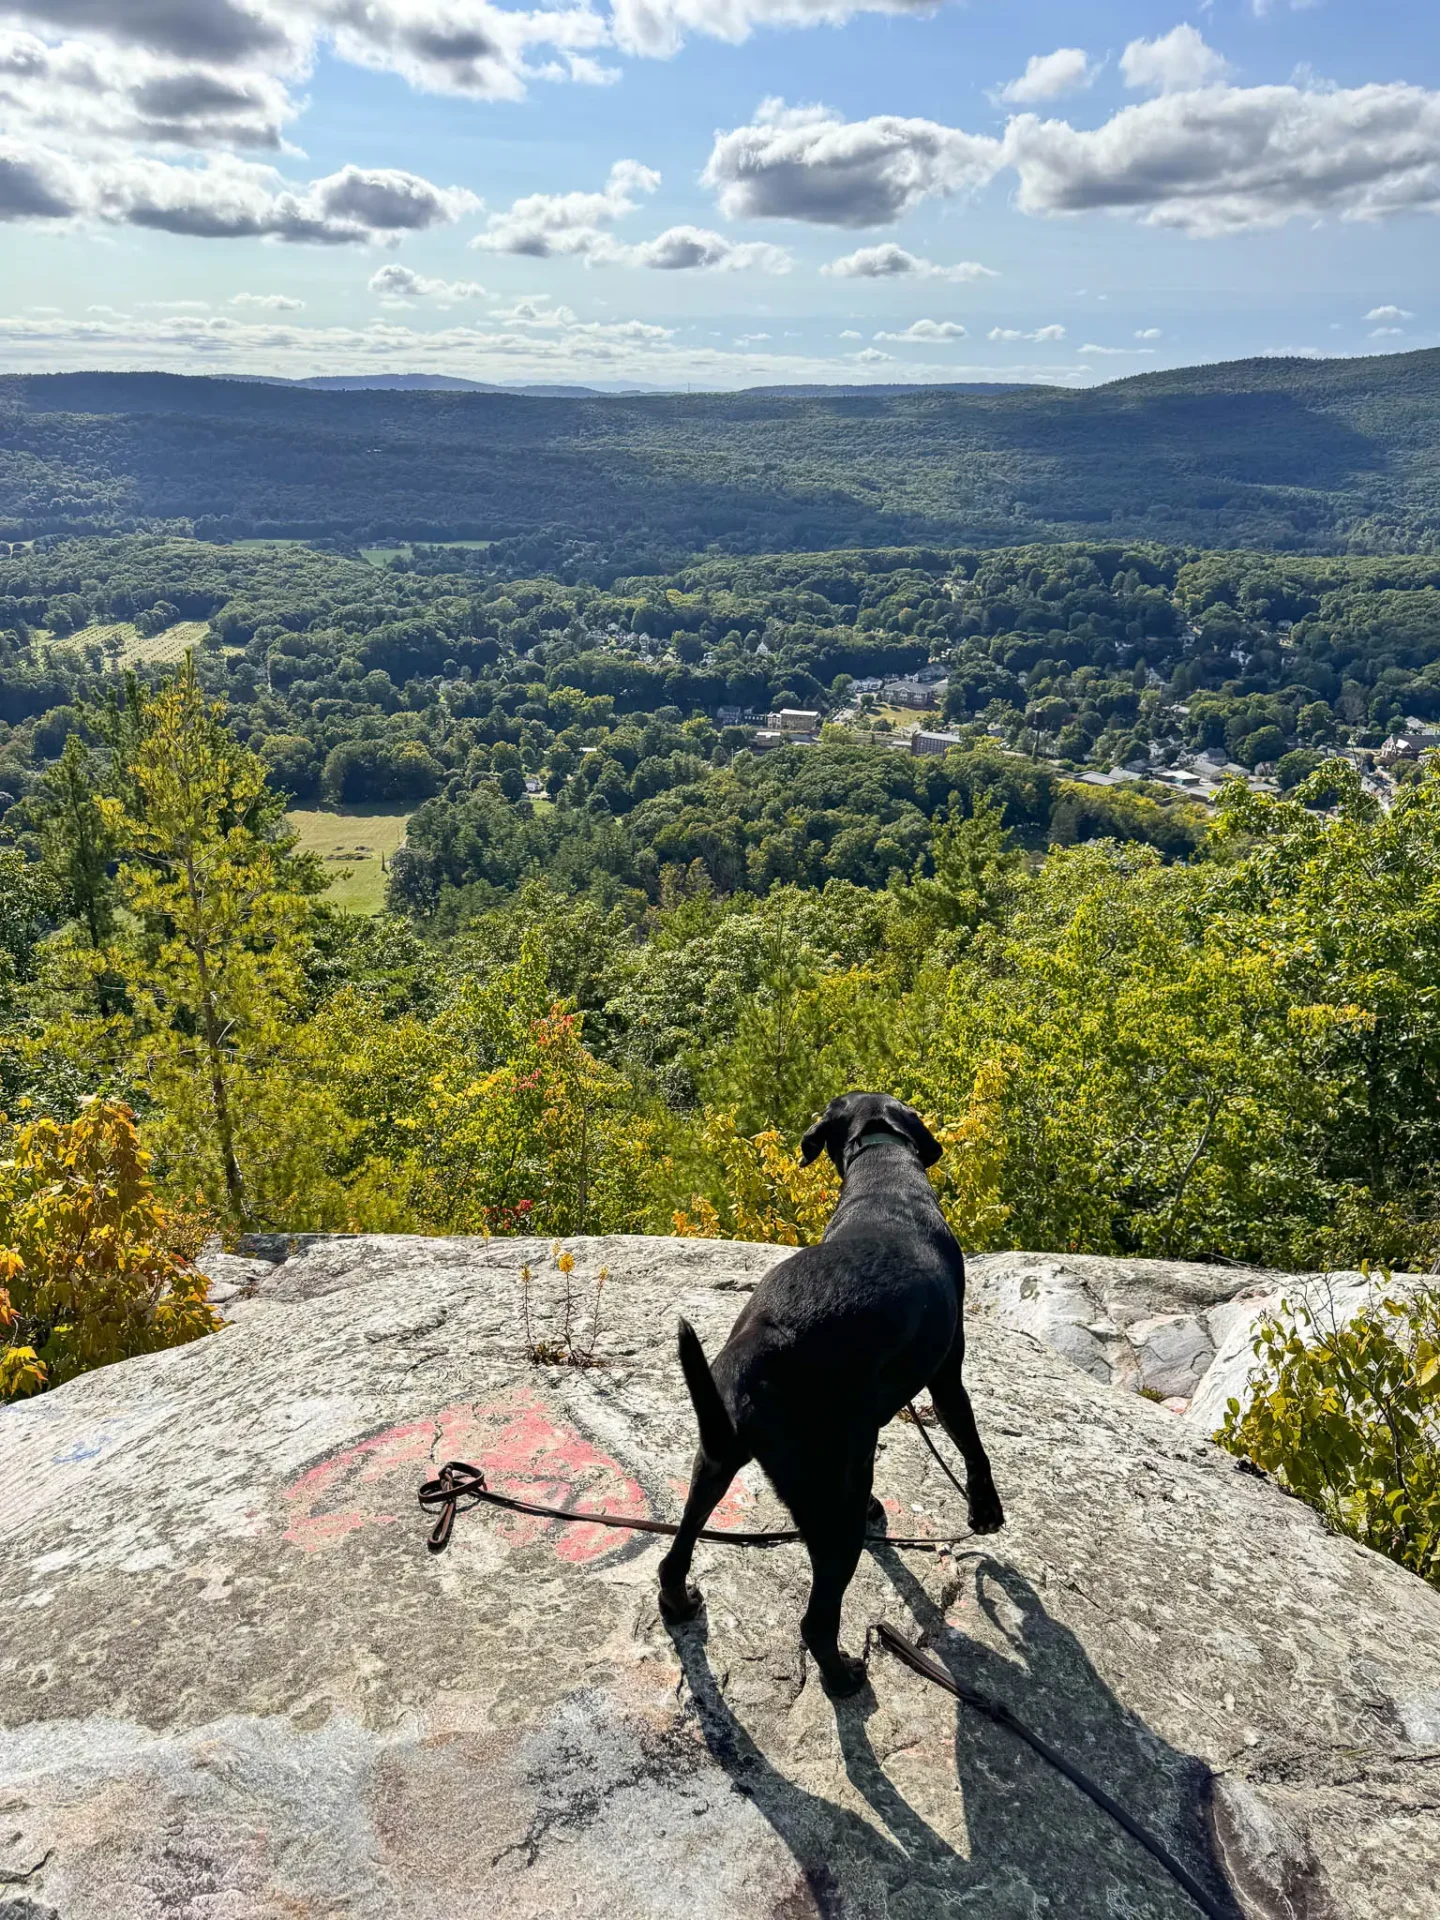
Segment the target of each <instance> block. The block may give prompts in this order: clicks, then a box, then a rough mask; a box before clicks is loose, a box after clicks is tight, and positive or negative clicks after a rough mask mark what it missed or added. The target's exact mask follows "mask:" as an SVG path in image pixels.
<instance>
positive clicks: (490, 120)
mask: <svg viewBox="0 0 1440 1920" xmlns="http://www.w3.org/2000/svg"><path fill="white" fill-rule="evenodd" d="M1437 212H1440V21H1437V15H1436V14H1435V12H1434V10H1433V9H1430V8H1422V7H1420V6H1418V5H1416V4H1414V0H1411V3H1410V4H1404V0H1372V4H1369V5H1367V6H1365V7H1361V6H1360V5H1358V4H1356V0H1322V4H1316V5H1304V6H1297V5H1293V4H1290V3H1289V0H1212V4H1211V5H1209V6H1208V7H1204V8H1192V9H1190V10H1189V11H1188V13H1187V12H1182V11H1177V10H1176V9H1174V8H1172V7H1170V6H1168V5H1164V6H1162V5H1158V4H1155V3H1154V0H1135V3H1134V4H1129V5H1113V6H1098V5H1092V6H1089V7H1086V8H1075V7H1073V6H1071V7H1061V6H1058V5H1045V4H1033V5H1026V6H1001V5H998V4H996V0H972V3H971V4H969V5H959V4H953V3H949V0H941V3H940V4H935V5H925V4H921V3H920V0H868V4H867V3H866V0H555V4H550V5H546V4H543V0H542V3H541V4H538V5H535V6H531V7H519V6H509V5H506V4H504V3H503V0H284V4H282V0H19V3H18V4H17V3H16V0H0V366H3V367H5V368H7V369H10V370H47V369H54V368H65V367H98V366H107V367H165V368H169V369H172V370H175V371H212V372H245V373H266V374H283V375H290V376H301V375H308V374H315V373H354V372H363V371H390V372H413V371H426V372H445V373H452V374H459V375H463V376H465V377H468V378H472V379H480V380H494V381H502V382H519V381H563V382H571V383H579V384H587V385H589V384H595V385H601V386H616V385H619V386H630V385H633V386H645V387H685V386H695V387H697V388H698V387H738V386H747V385H756V384H770V383H775V382H781V381H813V380H829V381H835V380H845V381H881V382H884V381H897V380H899V381H913V380H991V379H995V380H1015V379H1034V380H1046V381H1053V382H1060V383H1063V384H1067V385H1083V384H1088V383H1090V382H1093V381H1096V380H1102V379H1113V378H1115V377H1117V376H1119V375H1122V374H1125V373H1131V372H1139V371H1144V370H1146V369H1149V368H1154V367H1163V366H1168V365H1176V364H1188V363H1192V362H1196V361H1204V360H1215V359H1225V358H1233V357H1237V356H1240V355H1245V354H1252V353H1277V352H1289V353H1306V354H1329V353H1337V354H1357V353H1375V352H1396V351H1407V350H1411V349H1413V348H1416V347H1423V346H1433V345H1436V344H1440V246H1437V236H1440V230H1437V223H1436V214H1437Z"/></svg>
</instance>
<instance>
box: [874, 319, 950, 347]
mask: <svg viewBox="0 0 1440 1920" xmlns="http://www.w3.org/2000/svg"><path fill="white" fill-rule="evenodd" d="M965 337H966V335H965V329H964V327H962V326H961V325H960V323H959V321H958V320H912V321H911V322H910V325H909V326H908V327H906V328H905V330H904V332H903V333H877V334H876V336H875V338H876V339H877V340H903V341H905V342H906V343H907V344H912V345H913V344H919V343H924V344H928V345H932V346H933V345H936V344H938V343H939V342H941V341H946V340H963V339H965Z"/></svg>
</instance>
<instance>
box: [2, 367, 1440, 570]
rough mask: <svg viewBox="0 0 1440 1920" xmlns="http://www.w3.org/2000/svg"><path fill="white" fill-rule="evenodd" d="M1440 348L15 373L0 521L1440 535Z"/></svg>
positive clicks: (624, 548)
mask: <svg viewBox="0 0 1440 1920" xmlns="http://www.w3.org/2000/svg"><path fill="white" fill-rule="evenodd" d="M1437 416H1440V351H1428V352H1421V353H1412V354H1403V355H1386V356H1383V357H1376V358H1371V359H1359V360H1338V361H1306V360H1254V361H1239V362H1234V363H1230V364H1228V365H1221V366H1214V367H1202V368H1187V369H1181V370H1176V371H1172V372H1166V373H1156V374H1145V375H1139V376H1136V377H1134V378H1131V379H1127V380H1122V381H1117V382H1115V383H1113V384H1111V385H1108V386H1103V387H1098V388H1093V389H1089V390H1085V391H1078V392H1071V391H1062V390H1060V389H1053V388H1048V389H1047V388H1035V387H1030V388H1023V389H1016V390H1013V391H1010V392H998V393H973V392H961V391H956V390H954V389H947V388H930V389H918V390H896V391H889V392H887V391H884V390H880V391H877V392H875V393H873V394H871V393H865V392H857V391H853V390H852V391H844V392H839V393H834V394H826V393H823V392H820V393H802V394H786V393H783V392H773V391H772V392H765V391H755V392H750V393H737V394H697V395H626V396H619V397H615V398H604V397H597V398H592V399H577V400H570V399H544V398H523V397H518V396H510V395H504V394H465V393H395V392H361V393H353V392H352V393H327V392H314V391H308V390H304V389H296V388H275V387H269V386H264V385H258V384H250V383H247V382H243V381H234V380H214V379H200V378H195V379H191V378H182V377H179V376H171V375H163V374H98V373H97V374H57V375H36V376H11V377H8V378H5V379H3V380H0V538H6V537H8V538H10V539H28V538H31V537H33V536H35V535H41V534H64V533H85V534H94V533H104V532H112V531H129V530H134V529H136V528H143V527H147V526H149V527H155V526H164V527H170V528H173V529H175V530H180V531H185V532H194V533H198V534H200V535H202V536H204V537H209V538H223V539H229V538H241V537H253V536H269V535H274V536H294V537H301V538H331V539H335V538H339V539H345V540H350V541H361V542H363V541H366V540H370V539H379V538H399V539H421V540H443V539H479V540H493V539H520V538H524V539H528V540H529V541H530V543H531V545H532V549H533V552H534V559H533V562H532V564H534V565H536V566H545V567H547V568H559V569H563V568H564V567H566V566H570V567H572V568H573V567H574V566H576V565H579V566H580V567H581V568H582V569H587V570H588V572H589V576H590V577H598V576H597V575H596V572H595V570H596V569H597V568H604V567H605V566H607V565H608V566H612V567H615V568H618V569H619V570H621V571H625V570H629V569H631V568H633V567H636V566H641V565H648V564H651V563H652V562H655V561H664V562H666V563H668V564H671V565H674V564H678V563H680V562H683V561H684V560H686V559H688V558H690V557H691V556H693V555H696V554H700V553H703V552H705V551H707V550H714V549H718V550H721V551H730V552H736V553H744V552H756V553H758V552H768V551H774V550H776V549H781V548H799V549H807V550H808V549H821V548H827V547H834V546H838V545H864V546H875V545H897V544H907V545H910V544H916V543H934V544H942V545H955V544H959V543H966V542H974V543H983V544H986V545H993V544H999V543H1023V542H1026V541H1034V540H1057V539H1080V538H1091V537H1094V536H1095V534H1096V533H1097V531H1099V530H1101V529H1103V530H1104V532H1105V533H1106V535H1107V536H1113V537H1119V538H1123V539H1127V540H1135V539H1149V540H1156V541H1161V542H1166V543H1172V544H1173V543H1184V542H1189V543H1194V544H1197V545H1204V546H1211V547H1215V546H1257V547H1273V548H1278V549H1285V550H1297V551H1314V552H1323V551H1327V550H1334V551H1342V550H1343V551H1354V552H1391V551H1409V550H1415V551H1419V550H1424V549H1425V548H1427V547H1434V546H1435V545H1436V544H1437V541H1440V468H1437V463H1440V453H1437V446H1440V434H1437V424H1440V419H1437Z"/></svg>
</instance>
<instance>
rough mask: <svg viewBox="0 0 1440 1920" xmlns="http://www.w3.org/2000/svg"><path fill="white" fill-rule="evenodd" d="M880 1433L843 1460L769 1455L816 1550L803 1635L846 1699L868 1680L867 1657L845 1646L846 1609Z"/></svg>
mask: <svg viewBox="0 0 1440 1920" xmlns="http://www.w3.org/2000/svg"><path fill="white" fill-rule="evenodd" d="M876 1437H877V1436H875V1435H873V1434H871V1435H869V1436H868V1437H867V1442H866V1443H864V1444H860V1445H853V1443H852V1445H853V1450H852V1451H851V1452H850V1454H849V1457H848V1459H846V1460H843V1461H837V1460H836V1458H835V1457H834V1455H833V1454H823V1455H820V1456H818V1457H812V1458H803V1459H801V1458H788V1459H785V1460H783V1461H776V1462H773V1463H772V1462H771V1461H763V1462H762V1464H763V1465H764V1466H765V1469H766V1471H767V1472H768V1473H769V1475H770V1478H771V1480H772V1481H773V1482H774V1484H775V1490H776V1492H777V1493H778V1494H779V1495H780V1497H781V1499H782V1500H783V1501H784V1502H785V1504H786V1506H787V1507H789V1509H790V1511H791V1513H792V1514H793V1515H794V1517H795V1524H796V1526H797V1527H798V1528H799V1529H800V1532H801V1533H802V1534H803V1536H804V1539H805V1545H806V1548H807V1549H808V1551H809V1554H810V1600H809V1604H808V1605H807V1606H806V1608H805V1615H804V1618H803V1619H802V1620H801V1622H800V1637H801V1639H802V1640H803V1641H804V1642H805V1645H806V1646H807V1647H808V1648H809V1649H810V1651H811V1653H812V1654H813V1655H814V1656H815V1663H816V1665H817V1666H818V1667H819V1669H820V1673H821V1677H822V1679H823V1680H824V1682H825V1687H826V1690H827V1691H828V1692H829V1693H831V1694H833V1695H835V1696H836V1697H837V1698H840V1699H843V1698H844V1697H845V1696H846V1695H848V1694H852V1693H858V1692H859V1691H860V1689H861V1687H863V1686H864V1684H865V1664H864V1662H863V1661H861V1660H852V1659H851V1658H850V1656H849V1654H847V1653H842V1651H841V1649H840V1609H841V1605H842V1603H843V1602H844V1599H845V1589H846V1588H847V1587H848V1586H849V1585H850V1582H851V1580H852V1578H853V1577H854V1574H855V1569H856V1567H857V1566H858V1564H859V1561H860V1554H861V1550H862V1549H863V1547H864V1545H865V1528H866V1523H867V1520H868V1518H869V1510H870V1483H871V1479H872V1477H873V1475H874V1471H875V1439H876ZM837 1467H838V1468H839V1473H838V1477H837Z"/></svg>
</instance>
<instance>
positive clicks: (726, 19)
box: [612, 0, 940, 59]
mask: <svg viewBox="0 0 1440 1920" xmlns="http://www.w3.org/2000/svg"><path fill="white" fill-rule="evenodd" d="M937 4H940V0H613V5H612V30H613V33H614V38H615V43H616V45H617V46H619V47H620V48H621V49H622V51H624V52H626V53H640V54H648V55H650V56H651V57H652V58H659V59H666V58H668V57H669V56H670V55H671V54H673V53H677V52H678V51H679V49H680V48H681V47H682V46H683V45H684V43H685V40H686V39H687V37H688V36H689V35H690V34H692V33H704V34H708V35H710V36H711V38H713V39H716V40H728V41H730V42H732V43H738V42H740V41H743V40H748V39H749V37H750V35H751V34H752V33H753V32H754V31H755V29H756V28H757V27H811V26H827V27H838V26H843V25H844V23H845V22H846V21H847V20H850V19H853V18H854V17H855V15H856V14H861V13H899V14H916V15H920V14H927V13H933V12H934V11H935V8H936V6H937Z"/></svg>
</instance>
